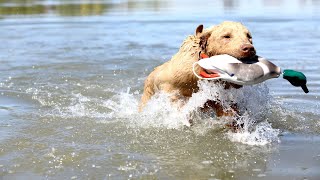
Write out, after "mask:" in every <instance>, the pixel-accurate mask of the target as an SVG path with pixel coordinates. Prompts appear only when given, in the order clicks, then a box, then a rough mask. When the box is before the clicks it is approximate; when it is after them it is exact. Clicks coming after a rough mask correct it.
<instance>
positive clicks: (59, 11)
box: [0, 0, 320, 179]
mask: <svg viewBox="0 0 320 180" xmlns="http://www.w3.org/2000/svg"><path fill="white" fill-rule="evenodd" d="M319 7H320V3H319V2H318V1H299V0H294V1H288V0H287V1H285V0H282V1H264V0H259V1H254V2H252V1H247V0H239V1H237V0H225V1H214V2H212V1H203V2H201V3H199V2H195V1H180V0H174V1H157V0H153V1H142V0H141V1H121V0H120V1H101V0H96V1H71V0H70V1H69V0H60V1H52V0H46V1H38V0H28V1H24V0H14V1H8V0H0V26H1V28H0V41H1V43H0V52H1V53H0V63H1V66H0V135H1V138H0V143H1V146H0V177H1V179H2V178H3V179H26V178H27V179H87V178H89V179H304V178H305V179H319V178H320V136H319V133H320V123H319V119H320V111H319V104H320V100H319V95H320V94H319V92H320V91H319V84H320V81H319V79H320V75H319V70H320V65H319V63H318V56H319V54H320V45H319V39H320V24H319V21H320V17H319V15H318V14H317V12H318V11H319ZM224 20H233V21H240V22H242V23H243V24H244V25H246V26H247V27H248V28H249V29H250V31H251V33H252V35H253V41H254V45H255V48H256V49H257V52H258V54H259V55H261V56H263V57H266V58H268V59H270V60H271V61H272V62H274V63H275V64H277V65H278V66H280V67H282V68H284V69H295V70H298V71H302V72H304V73H305V74H306V76H307V77H308V87H309V90H310V93H308V94H304V93H303V91H302V90H301V89H300V88H296V87H293V86H291V85H290V84H289V83H288V82H287V81H285V80H281V79H273V80H270V81H268V82H267V83H265V84H263V85H258V86H253V87H246V88H244V89H243V90H239V91H236V92H234V93H236V94H237V95H238V96H237V97H236V98H238V99H237V100H238V101H239V102H240V103H243V105H244V106H243V107H244V108H247V109H249V111H250V113H249V115H248V116H247V117H246V118H245V120H246V122H252V121H259V122H260V123H258V124H257V125H254V127H255V128H256V129H255V130H253V131H251V133H249V132H244V133H236V134H233V133H229V132H227V131H225V130H223V129H222V128H220V127H217V126H219V125H217V124H216V120H214V119H212V118H204V117H200V119H199V118H198V119H199V121H198V122H197V124H196V125H195V126H194V127H191V128H189V127H186V126H185V125H186V122H187V119H186V118H185V114H183V113H188V112H189V111H193V110H194V109H195V108H196V104H197V103H198V104H199V103H201V100H202V99H201V98H207V97H209V95H208V94H210V93H212V92H215V90H216V89H215V88H214V87H212V86H211V85H210V84H205V83H204V84H202V87H203V91H201V92H200V93H198V94H197V95H195V98H193V99H192V101H190V103H189V104H188V106H187V107H186V108H185V109H184V111H183V112H178V111H175V110H174V109H173V108H172V107H171V106H170V103H168V99H167V98H166V96H165V95H160V96H159V97H158V98H156V99H154V100H153V101H152V102H151V104H150V106H149V108H148V110H147V111H146V112H144V113H138V112H137V106H138V103H139V99H140V97H141V94H142V87H143V81H144V80H145V78H146V77H147V75H148V74H149V73H150V72H151V71H152V70H153V68H154V67H155V66H157V65H160V64H162V63H164V62H166V61H167V60H169V59H170V58H171V57H172V56H173V55H174V54H175V53H176V52H177V51H178V48H179V47H180V45H181V43H182V41H183V40H184V38H186V37H187V35H189V34H193V33H194V31H195V28H196V27H197V26H198V25H199V24H204V26H205V27H208V26H211V25H214V24H218V23H220V22H222V21H224ZM197 98H198V99H197ZM226 99H227V98H226Z"/></svg>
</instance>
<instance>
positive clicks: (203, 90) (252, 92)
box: [104, 81, 279, 145]
mask: <svg viewBox="0 0 320 180" xmlns="http://www.w3.org/2000/svg"><path fill="white" fill-rule="evenodd" d="M208 100H214V101H219V102H220V103H221V104H222V106H223V108H224V110H229V111H232V110H233V109H232V105H233V104H235V103H236V104H237V105H238V107H239V108H240V112H241V113H240V114H242V115H241V116H238V117H227V118H226V117H223V118H217V117H215V116H214V115H213V114H204V113H203V112H202V111H201V110H200V108H201V107H203V105H204V104H205V102H207V101H208ZM138 102H139V98H138V96H137V95H136V94H129V93H120V94H118V95H116V96H114V97H113V98H112V100H108V101H106V102H105V103H104V105H105V106H106V107H109V108H110V109H112V112H111V114H112V116H113V118H119V119H122V120H123V121H126V122H127V124H128V126H134V127H140V128H150V127H156V128H170V129H171V128H172V129H183V128H184V127H186V126H190V120H192V121H193V122H194V126H193V127H192V129H193V130H195V132H199V133H205V132H207V130H208V129H212V128H221V127H222V128H223V127H225V126H224V125H225V124H226V123H228V122H230V121H236V122H237V123H238V124H242V125H243V129H242V130H240V131H239V132H237V133H234V132H233V133H230V132H228V133H226V135H227V137H228V138H229V139H230V140H231V141H235V142H241V143H245V144H249V145H265V144H269V143H272V142H278V141H279V138H278V135H279V130H277V129H273V128H272V127H271V124H270V123H268V122H267V119H268V116H271V115H272V114H271V111H270V109H271V108H272V105H271V102H272V97H271V96H270V95H269V90H268V88H267V86H266V85H265V84H260V85H255V86H246V87H243V88H240V89H229V90H226V89H224V87H223V86H222V85H221V84H215V83H212V82H209V81H201V82H199V91H198V92H197V93H194V94H193V95H192V97H191V98H190V99H189V100H188V101H181V102H180V103H179V105H176V104H173V103H172V102H171V101H170V95H169V94H166V93H158V94H156V95H155V96H153V97H152V98H151V100H150V101H149V102H148V104H147V106H146V107H145V109H144V110H143V111H142V112H140V113H139V112H138V111H137V109H138V108H137V107H138ZM181 104H184V105H183V106H180V105H181ZM230 118H231V119H230Z"/></svg>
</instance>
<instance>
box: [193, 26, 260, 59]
mask: <svg viewBox="0 0 320 180" xmlns="http://www.w3.org/2000/svg"><path fill="white" fill-rule="evenodd" d="M196 36H197V37H199V38H200V46H201V49H202V51H204V52H205V53H206V54H207V55H209V56H214V55H219V54H229V55H231V56H233V57H235V58H237V59H248V58H252V57H254V56H255V55H256V50H255V48H254V47H253V44H252V37H251V33H250V32H249V30H248V29H247V28H246V27H245V26H244V25H242V24H241V23H238V22H230V21H226V22H223V23H221V24H219V25H217V26H213V27H211V28H208V29H203V25H199V26H198V28H197V29H196Z"/></svg>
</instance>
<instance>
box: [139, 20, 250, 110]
mask: <svg viewBox="0 0 320 180" xmlns="http://www.w3.org/2000/svg"><path fill="white" fill-rule="evenodd" d="M248 48H249V50H248ZM200 52H201V53H205V54H207V55H209V56H214V55H219V54H229V55H231V56H234V57H236V58H239V59H241V58H250V57H253V56H255V50H254V48H253V46H252V39H251V34H250V32H249V31H248V29H247V28H246V27H244V26H243V25H242V24H241V23H238V22H229V21H226V22H223V23H221V24H219V25H217V26H212V27H210V28H207V29H203V26H202V25H200V26H199V27H198V28H197V29H196V34H195V35H190V36H188V37H187V38H186V39H185V40H184V42H183V43H182V45H181V47H180V49H179V51H178V52H177V53H176V54H175V55H174V56H173V57H172V58H171V60H169V61H168V62H166V63H164V64H162V65H160V66H158V67H156V68H155V69H154V71H152V72H151V73H150V75H149V76H148V77H147V79H146V80H145V85H144V92H143V95H142V98H141V103H140V106H139V110H142V109H143V107H144V106H145V105H146V103H147V102H148V101H149V100H150V98H151V97H152V96H153V95H154V94H155V93H156V92H159V91H164V92H166V93H170V94H172V96H171V98H172V101H176V100H186V99H188V98H189V97H191V95H192V93H194V92H197V91H198V86H197V81H198V78H197V77H196V76H195V75H194V74H193V71H192V65H193V63H194V62H196V61H198V60H199V53H200ZM196 71H198V72H199V71H200V68H199V67H198V69H196ZM228 85H230V84H228ZM234 87H236V86H234ZM209 104H210V103H209ZM211 104H212V105H211V107H213V108H214V109H215V110H216V111H222V108H220V106H219V104H218V103H215V102H214V103H211ZM217 114H218V116H220V115H223V114H224V113H223V112H217Z"/></svg>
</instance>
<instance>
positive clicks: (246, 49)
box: [241, 44, 255, 53]
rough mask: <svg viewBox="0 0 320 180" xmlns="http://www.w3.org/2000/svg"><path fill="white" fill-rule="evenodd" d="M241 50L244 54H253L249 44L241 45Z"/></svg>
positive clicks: (252, 48)
mask: <svg viewBox="0 0 320 180" xmlns="http://www.w3.org/2000/svg"><path fill="white" fill-rule="evenodd" d="M241 49H242V51H243V52H244V53H249V52H254V51H255V50H254V47H253V46H252V45H251V44H243V45H242V46H241Z"/></svg>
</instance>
